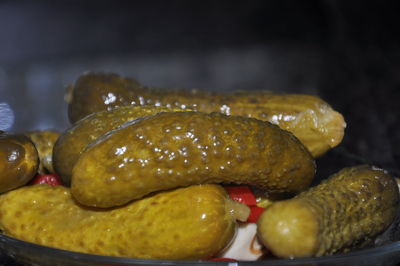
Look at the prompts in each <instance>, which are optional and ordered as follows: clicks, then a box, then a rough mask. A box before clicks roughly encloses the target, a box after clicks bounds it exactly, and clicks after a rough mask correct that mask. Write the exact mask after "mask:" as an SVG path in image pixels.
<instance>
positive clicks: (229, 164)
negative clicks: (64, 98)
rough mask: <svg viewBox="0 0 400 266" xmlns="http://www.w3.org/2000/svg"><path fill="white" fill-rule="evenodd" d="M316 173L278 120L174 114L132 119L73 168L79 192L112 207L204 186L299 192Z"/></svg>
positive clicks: (74, 186) (75, 190)
mask: <svg viewBox="0 0 400 266" xmlns="http://www.w3.org/2000/svg"><path fill="white" fill-rule="evenodd" d="M314 174H315V163H314V160H313V158H312V156H311V155H310V153H309V152H308V151H307V149H306V148H305V147H304V146H303V144H301V142H300V141H298V139H297V138H296V137H294V136H293V135H292V134H291V133H290V132H288V131H285V130H282V129H280V128H279V127H277V126H275V125H273V124H271V123H268V122H264V121H261V120H257V119H253V118H245V117H239V116H238V117H236V116H227V115H224V114H221V113H211V114H206V113H200V112H166V113H159V114H156V115H153V116H148V117H145V118H142V119H138V120H134V121H131V122H127V123H126V124H124V125H123V126H121V127H120V128H118V129H117V130H115V131H111V132H109V133H107V134H106V135H104V136H102V137H100V138H99V139H98V140H97V141H95V142H94V143H91V144H90V145H89V146H88V148H87V149H86V150H85V151H84V152H83V153H82V155H81V156H80V157H79V159H78V161H77V163H76V164H75V167H74V168H73V171H72V184H71V189H72V193H73V195H74V197H75V198H76V199H77V200H78V201H79V202H81V203H82V204H84V205H88V206H98V207H111V206H116V205H121V204H124V203H127V202H129V201H130V200H133V199H138V198H141V197H143V196H144V195H146V194H148V193H151V192H154V191H159V190H165V189H171V188H175V187H178V186H189V185H193V184H200V183H238V184H251V185H255V186H258V187H260V188H262V189H265V190H267V191H269V192H271V193H297V192H300V191H302V190H304V189H306V188H307V187H308V186H309V185H310V183H311V181H312V179H313V177H314Z"/></svg>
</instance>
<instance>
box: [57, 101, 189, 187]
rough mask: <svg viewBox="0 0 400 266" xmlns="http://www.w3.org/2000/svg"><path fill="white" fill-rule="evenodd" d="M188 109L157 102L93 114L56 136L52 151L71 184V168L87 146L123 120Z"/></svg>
mask: <svg viewBox="0 0 400 266" xmlns="http://www.w3.org/2000/svg"><path fill="white" fill-rule="evenodd" d="M166 111H169V112H179V111H185V110H183V109H180V108H167V107H155V106H122V107H119V108H115V109H112V110H104V111H100V112H97V113H93V114H90V115H88V116H86V117H84V118H83V119H81V120H79V121H78V122H76V123H75V124H74V125H73V126H72V127H71V128H69V129H68V130H66V131H65V132H64V133H63V134H61V136H60V137H59V139H58V140H57V142H56V144H55V146H54V151H53V162H54V168H55V171H56V172H57V174H58V175H59V176H60V177H61V179H62V181H63V183H64V185H67V186H70V184H71V175H72V168H73V167H74V165H75V163H76V161H77V160H78V158H79V156H80V155H81V154H82V152H83V150H84V149H85V148H86V146H87V145H88V144H89V143H91V142H93V141H95V140H96V139H97V138H98V137H100V136H101V135H103V134H105V133H107V132H108V131H111V130H114V129H116V128H117V127H119V126H120V125H122V124H123V123H125V122H127V121H130V120H135V119H137V118H139V117H142V116H147V115H152V114H156V113H159V112H166Z"/></svg>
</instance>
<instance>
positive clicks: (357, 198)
mask: <svg viewBox="0 0 400 266" xmlns="http://www.w3.org/2000/svg"><path fill="white" fill-rule="evenodd" d="M398 205H399V188H398V186H397V183H396V181H395V179H394V178H393V177H391V176H390V175H389V174H388V173H386V172H385V171H383V170H382V169H377V168H375V167H370V166H367V165H363V166H357V167H350V168H345V169H343V170H341V171H340V172H338V173H337V174H334V175H332V176H331V177H330V178H328V179H327V180H325V181H323V182H322V183H321V184H319V185H317V186H316V187H313V188H311V189H309V190H307V191H305V192H303V193H301V194H299V195H298V196H296V197H295V198H293V199H289V200H286V201H281V202H276V203H273V204H272V205H271V206H269V207H268V208H267V209H266V210H265V211H264V213H263V214H262V215H261V217H260V219H259V220H258V222H257V225H258V236H259V239H260V240H261V241H262V242H263V243H264V244H265V246H267V248H268V249H269V250H271V251H272V252H273V253H274V254H275V255H276V256H278V257H308V256H323V255H329V254H333V253H336V252H339V251H346V250H348V249H351V248H354V247H358V246H363V245H366V244H368V243H370V242H371V241H372V240H373V239H374V238H375V237H376V236H377V235H378V234H379V233H381V232H383V231H384V230H385V229H386V228H387V227H388V226H389V225H390V224H391V223H392V222H393V220H394V218H395V216H396V213H397V211H398Z"/></svg>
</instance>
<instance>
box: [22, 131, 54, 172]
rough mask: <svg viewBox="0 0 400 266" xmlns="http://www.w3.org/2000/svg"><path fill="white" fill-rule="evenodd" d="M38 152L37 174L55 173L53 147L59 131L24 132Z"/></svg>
mask: <svg viewBox="0 0 400 266" xmlns="http://www.w3.org/2000/svg"><path fill="white" fill-rule="evenodd" d="M25 135H26V136H28V137H29V138H30V139H31V140H32V142H33V144H35V147H36V149H37V151H38V153H39V159H40V164H39V169H38V173H39V174H47V173H55V171H54V167H53V147H54V144H55V143H56V141H57V139H58V137H59V136H60V133H58V132H56V131H53V130H38V131H31V132H27V133H25Z"/></svg>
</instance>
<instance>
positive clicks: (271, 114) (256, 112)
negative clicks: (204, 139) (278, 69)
mask: <svg viewBox="0 0 400 266" xmlns="http://www.w3.org/2000/svg"><path fill="white" fill-rule="evenodd" d="M68 98H69V106H68V111H69V118H70V121H71V122H76V121H77V120H79V119H81V118H83V117H84V116H86V115H88V114H90V113H93V112H97V111H101V110H110V109H112V108H115V107H118V106H123V105H139V106H143V105H153V106H167V107H179V108H183V109H184V108H190V109H192V110H196V111H200V112H207V113H210V112H222V113H224V114H228V115H240V116H246V117H254V118H257V119H261V120H265V121H269V122H271V123H273V124H276V125H279V126H280V127H281V128H283V129H285V130H288V131H290V132H292V133H293V134H294V135H295V136H296V137H297V138H299V139H300V141H302V142H303V144H305V146H306V147H307V148H308V149H309V150H310V152H311V153H312V154H313V156H314V157H318V156H320V155H322V154H324V153H325V152H326V151H328V150H329V149H331V148H333V147H335V146H337V145H338V144H339V143H340V142H341V141H342V138H343V135H344V128H345V126H346V124H345V122H344V119H343V116H342V115H341V114H339V113H338V112H336V111H334V110H333V109H332V108H331V106H329V105H328V104H327V103H326V102H324V101H323V100H322V99H320V98H318V97H316V96H311V95H303V94H274V93H271V92H266V91H246V92H233V93H215V92H211V91H203V90H177V89H175V90H173V89H157V88H149V87H145V86H142V85H140V84H139V83H138V82H137V81H135V80H132V79H127V78H123V77H120V76H118V75H115V74H102V73H88V74H85V75H82V76H81V77H79V78H78V80H77V81H76V83H75V84H74V86H72V87H71V90H70V93H69V97H68Z"/></svg>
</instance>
